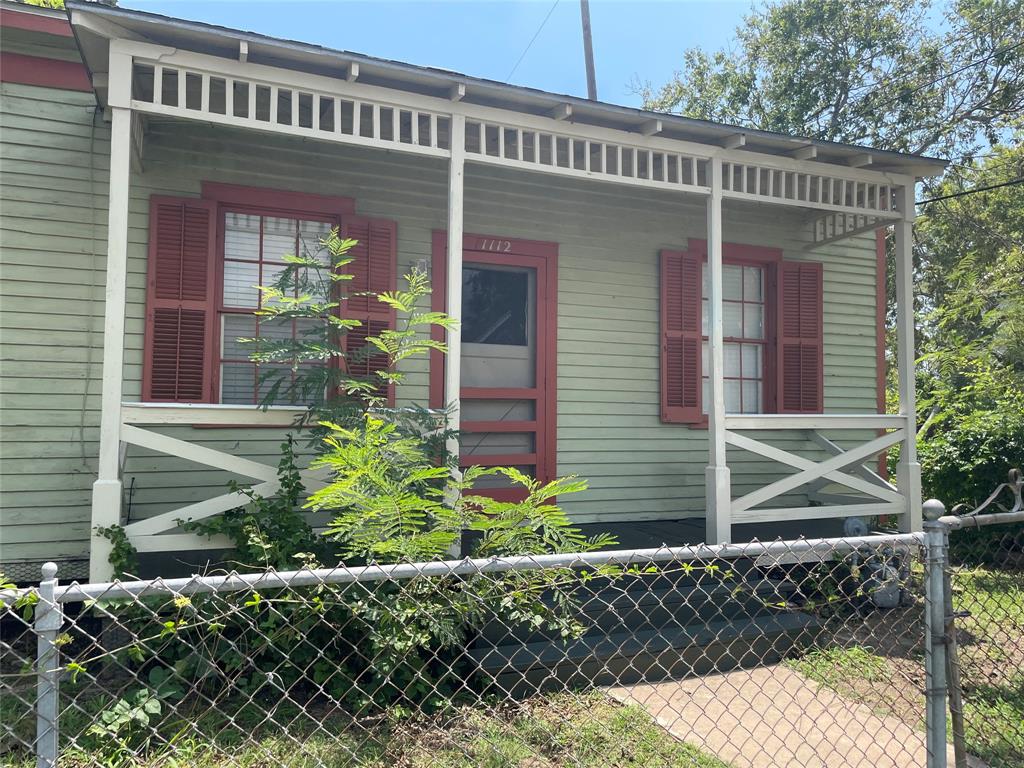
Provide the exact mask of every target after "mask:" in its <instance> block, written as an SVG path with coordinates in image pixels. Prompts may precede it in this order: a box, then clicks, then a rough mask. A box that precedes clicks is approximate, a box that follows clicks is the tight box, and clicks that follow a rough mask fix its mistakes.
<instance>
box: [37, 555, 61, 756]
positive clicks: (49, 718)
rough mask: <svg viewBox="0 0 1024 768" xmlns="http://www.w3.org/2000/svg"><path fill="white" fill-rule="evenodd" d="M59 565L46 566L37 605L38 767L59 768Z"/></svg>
mask: <svg viewBox="0 0 1024 768" xmlns="http://www.w3.org/2000/svg"><path fill="white" fill-rule="evenodd" d="M56 589H57V565H56V563H46V564H44V565H43V580H42V581H41V582H39V602H38V603H37V604H36V614H35V623H34V625H33V628H34V630H35V634H36V744H35V752H36V768H55V766H56V765H57V752H58V749H59V742H60V730H59V723H58V711H59V695H60V692H59V685H60V673H59V671H58V669H59V667H60V646H59V645H58V644H57V635H58V634H59V632H60V628H61V625H62V624H63V623H64V616H63V610H62V608H61V606H60V605H59V604H58V603H57V601H56V599H55V592H56Z"/></svg>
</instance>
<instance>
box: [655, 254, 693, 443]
mask: <svg viewBox="0 0 1024 768" xmlns="http://www.w3.org/2000/svg"><path fill="white" fill-rule="evenodd" d="M700 290H701V258H700V256H699V255H697V254H693V253H686V252H679V251H662V252H661V420H662V421H665V422H675V423H689V424H693V423H698V422H700V421H701V420H702V415H701V402H700V401H701V370H700V361H701V322H700V320H701V305H700V298H701V297H700Z"/></svg>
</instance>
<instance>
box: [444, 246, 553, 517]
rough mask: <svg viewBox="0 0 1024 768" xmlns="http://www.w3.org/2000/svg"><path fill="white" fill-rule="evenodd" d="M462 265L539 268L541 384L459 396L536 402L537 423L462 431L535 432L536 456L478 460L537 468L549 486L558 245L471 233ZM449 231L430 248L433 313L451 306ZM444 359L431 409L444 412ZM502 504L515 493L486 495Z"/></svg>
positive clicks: (476, 425) (485, 424)
mask: <svg viewBox="0 0 1024 768" xmlns="http://www.w3.org/2000/svg"><path fill="white" fill-rule="evenodd" d="M462 248H463V262H464V263H465V262H468V263H471V264H497V265H504V266H520V267H531V268H534V269H536V270H537V361H536V363H537V381H536V383H535V386H533V387H516V388H508V389H498V388H491V387H487V388H483V389H475V388H471V387H462V388H460V393H459V394H460V397H466V398H473V397H474V396H480V395H483V394H486V395H487V396H488V397H492V398H501V399H506V398H507V399H511V398H519V399H532V400H534V401H535V403H536V411H535V416H536V422H528V421H527V422H517V421H508V422H490V421H476V422H463V423H462V424H461V427H462V429H464V430H466V431H470V430H471V431H473V432H498V431H504V432H522V431H534V430H536V431H535V435H536V437H535V440H536V443H535V445H534V449H535V454H532V455H521V456H520V455H517V454H514V455H489V456H482V457H478V459H479V460H478V461H476V462H474V463H477V464H485V465H487V466H504V465H508V464H533V465H534V466H535V467H536V473H537V479H538V480H540V481H541V482H548V481H550V480H553V479H554V478H555V477H556V470H557V442H556V440H557V434H556V430H557V426H556V425H557V418H556V414H557V406H558V399H557V391H558V390H557V382H558V371H557V355H556V345H557V337H558V244H557V243H547V242H542V241H538V240H521V239H511V238H503V237H497V236H492V235H475V234H467V235H465V236H464V237H463V241H462ZM447 257H448V233H447V232H446V231H445V230H434V232H433V237H432V244H431V258H432V269H431V276H432V277H431V282H432V284H433V291H432V293H431V299H430V304H431V309H432V310H433V311H435V312H444V311H445V309H446V308H447V304H448V296H447V286H448V258H447ZM431 338H433V339H434V340H436V341H444V338H445V337H444V330H443V329H441V328H437V327H435V328H434V329H433V330H432V331H431ZM444 365H445V360H444V355H442V354H441V353H440V352H437V351H433V352H431V354H430V399H429V401H430V407H431V408H443V407H444V405H445V403H444V370H445V369H444ZM487 495H488V496H492V497H494V498H497V499H500V500H513V498H514V497H516V496H517V494H514V493H503V492H502V491H500V490H496V491H489V492H487Z"/></svg>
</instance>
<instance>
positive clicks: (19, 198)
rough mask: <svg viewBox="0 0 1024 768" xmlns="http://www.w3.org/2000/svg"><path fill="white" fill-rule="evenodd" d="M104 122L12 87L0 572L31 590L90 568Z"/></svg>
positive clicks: (2, 191)
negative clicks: (41, 572) (45, 572)
mask: <svg viewBox="0 0 1024 768" xmlns="http://www.w3.org/2000/svg"><path fill="white" fill-rule="evenodd" d="M15 34H16V33H15ZM15 34H12V36H11V37H15ZM17 42H18V41H17V39H16V38H15V39H14V40H13V41H12V40H8V39H7V38H6V37H5V40H4V46H5V50H7V49H9V48H10V46H9V43H10V44H15V45H16V44H17ZM68 46H70V42H68ZM10 49H11V50H15V48H10ZM19 50H20V49H19ZM33 50H34V49H33ZM58 50H60V49H59V48H54V49H53V50H49V49H47V50H46V51H45V53H44V55H47V56H51V57H54V58H57V57H58V55H57V53H56V51H58ZM68 50H69V51H70V50H71V49H70V48H69V49H68ZM23 52H26V53H31V52H32V51H30V50H26V51H23ZM35 55H40V54H39V52H38V51H36V54H35ZM95 115H96V101H95V98H94V97H93V95H92V94H90V93H77V92H68V91H59V90H53V89H48V88H37V87H32V86H24V85H16V84H12V83H3V84H0V144H2V147H0V176H2V179H3V183H2V184H0V209H2V215H0V245H2V247H0V366H2V371H0V423H2V428H0V476H2V477H0V568H3V569H5V570H7V571H8V572H11V573H15V574H16V575H17V577H18V578H26V577H30V576H32V575H35V574H33V573H32V572H31V571H29V572H22V569H18V568H10V567H9V564H12V563H17V562H18V561H40V560H46V559H59V560H64V561H71V562H72V563H74V565H71V566H65V567H64V568H63V569H62V573H65V574H67V576H68V577H76V576H77V577H80V576H82V575H83V570H84V568H83V566H84V560H83V558H85V557H86V556H87V555H88V551H87V542H88V536H89V500H90V493H91V487H92V482H93V480H94V479H95V474H96V451H97V439H98V429H97V427H98V424H99V392H100V384H99V377H100V364H101V357H102V338H103V302H102V296H103V282H104V274H103V270H104V262H105V259H104V254H105V253H106V239H105V238H106V221H107V211H106V204H107V202H106V201H107V190H106V186H107V156H108V152H109V131H108V127H107V125H106V124H105V123H103V121H102V120H101V119H99V118H96V119H95V121H94V117H95ZM37 573H38V572H36V574H37Z"/></svg>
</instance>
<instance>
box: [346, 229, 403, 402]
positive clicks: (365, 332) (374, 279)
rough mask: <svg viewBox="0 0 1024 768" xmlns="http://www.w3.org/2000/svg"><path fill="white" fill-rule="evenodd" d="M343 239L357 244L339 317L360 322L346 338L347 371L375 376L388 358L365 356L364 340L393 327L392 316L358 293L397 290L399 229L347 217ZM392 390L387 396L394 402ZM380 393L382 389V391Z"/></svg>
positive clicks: (380, 306) (385, 366) (384, 367)
mask: <svg viewBox="0 0 1024 768" xmlns="http://www.w3.org/2000/svg"><path fill="white" fill-rule="evenodd" d="M342 237H344V238H351V239H353V240H356V241H358V242H357V243H356V245H355V246H354V247H353V248H352V250H351V251H349V255H350V256H351V257H352V259H353V261H352V263H351V264H349V265H347V266H346V267H345V269H347V270H348V272H349V273H350V274H351V275H352V280H350V281H347V282H346V283H345V284H344V285H345V288H346V291H347V292H348V294H349V296H348V299H346V301H344V302H343V305H342V316H343V317H348V318H353V319H356V320H360V321H362V323H363V324H362V325H361V326H359V327H358V328H353V329H351V330H349V332H348V333H347V334H346V336H345V352H346V358H347V366H348V372H349V373H351V374H353V375H357V376H374V375H375V374H376V372H377V371H382V370H386V369H387V364H388V360H387V356H386V355H383V354H368V353H367V352H364V351H363V350H364V349H365V348H366V337H367V336H377V335H379V334H380V333H381V331H383V330H385V329H386V328H394V326H395V313H394V310H392V309H391V308H390V307H389V306H387V305H386V304H383V303H381V302H380V301H378V300H377V298H376V297H375V296H368V295H358V294H360V293H366V292H370V293H383V292H384V291H393V290H395V289H396V288H397V254H398V244H397V239H398V226H397V225H396V224H395V222H393V221H387V220H385V219H368V218H364V217H362V216H347V217H345V218H344V220H343V222H342ZM393 390H394V387H389V388H388V391H387V393H386V396H387V398H388V402H389V403H393V402H394V391H393ZM381 392H382V393H383V389H381Z"/></svg>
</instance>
